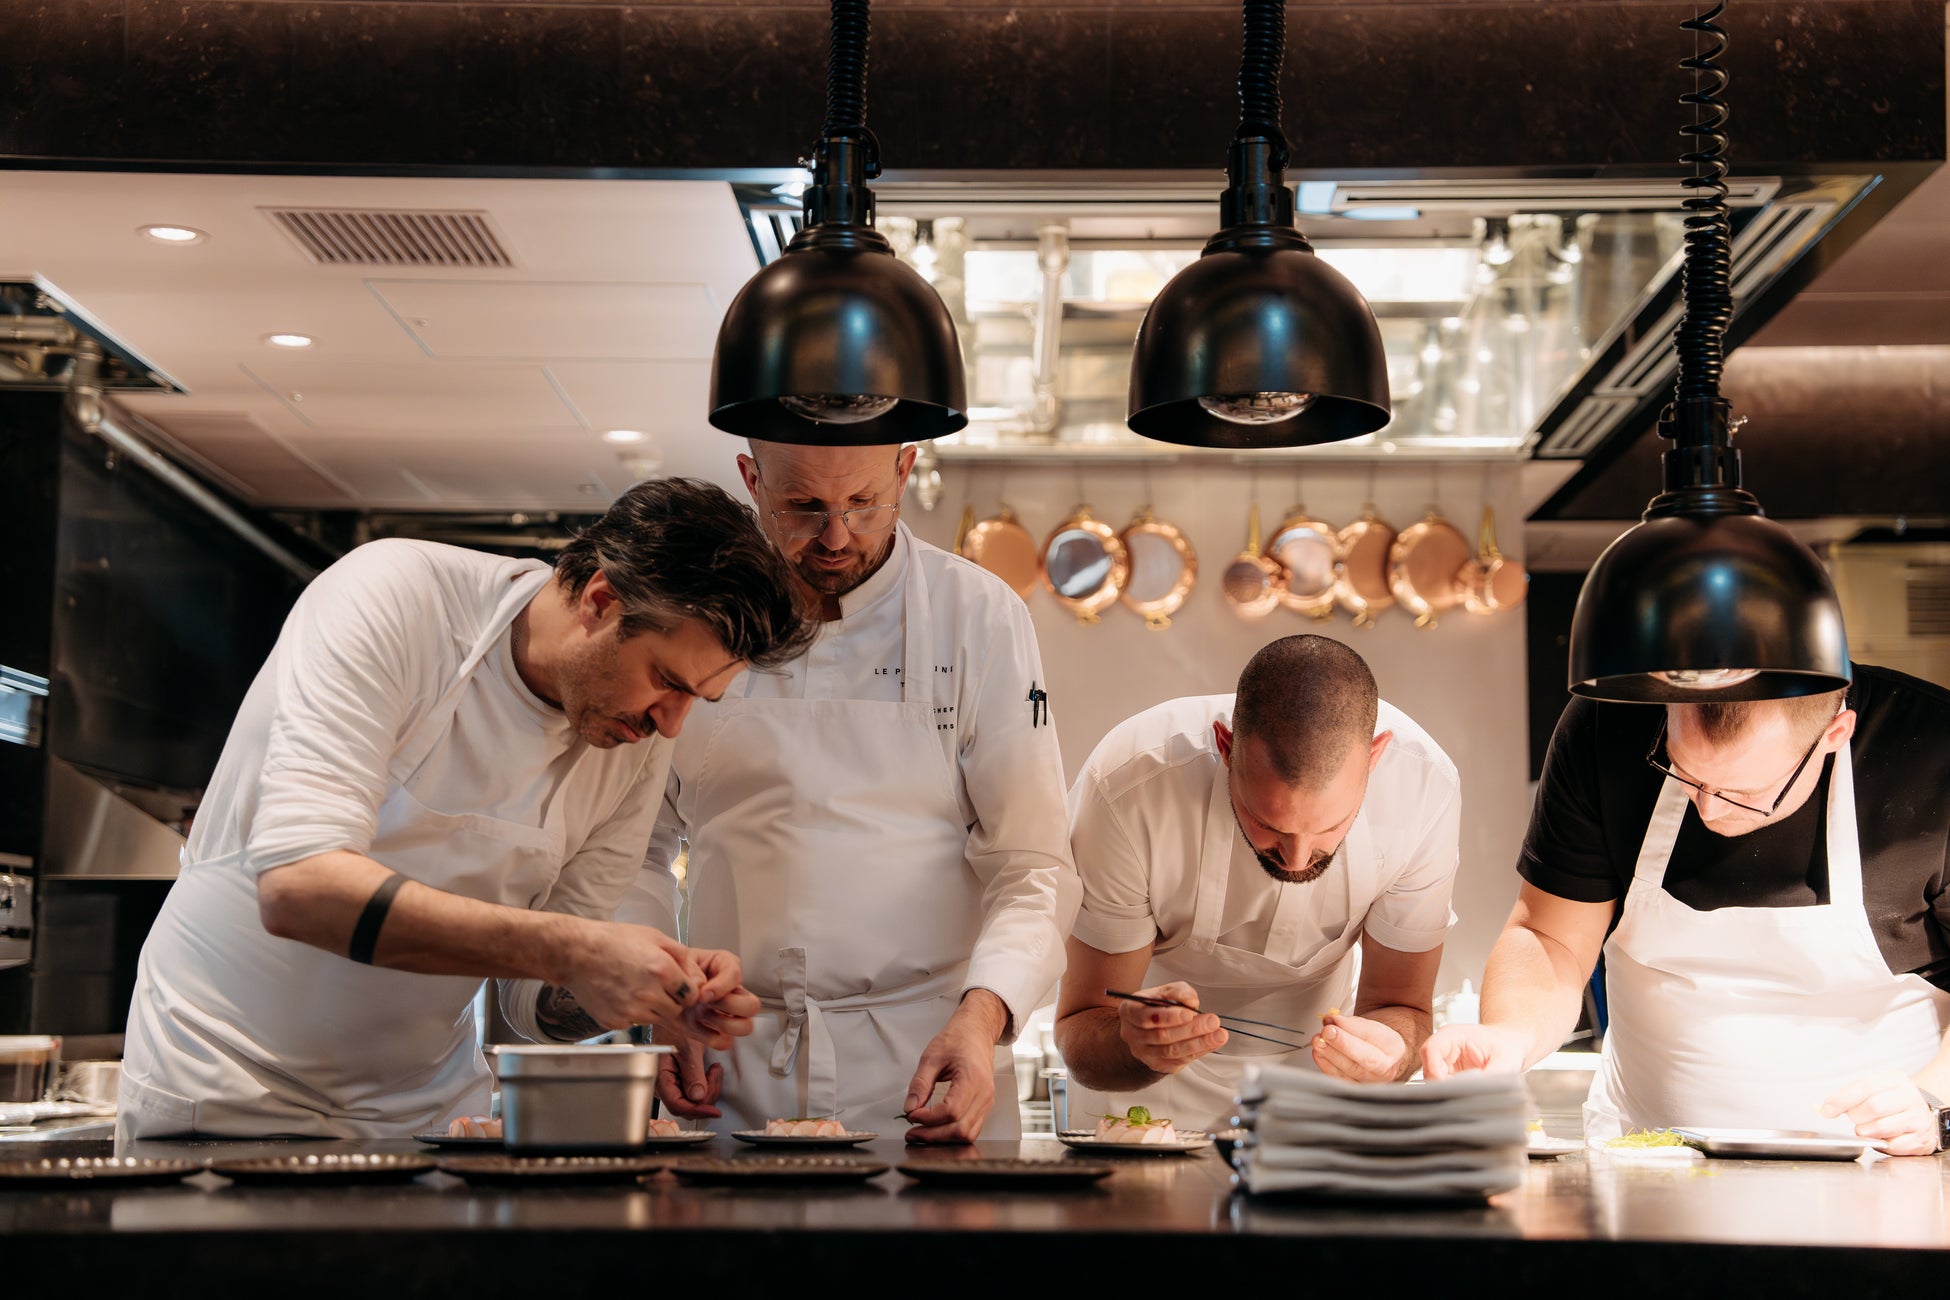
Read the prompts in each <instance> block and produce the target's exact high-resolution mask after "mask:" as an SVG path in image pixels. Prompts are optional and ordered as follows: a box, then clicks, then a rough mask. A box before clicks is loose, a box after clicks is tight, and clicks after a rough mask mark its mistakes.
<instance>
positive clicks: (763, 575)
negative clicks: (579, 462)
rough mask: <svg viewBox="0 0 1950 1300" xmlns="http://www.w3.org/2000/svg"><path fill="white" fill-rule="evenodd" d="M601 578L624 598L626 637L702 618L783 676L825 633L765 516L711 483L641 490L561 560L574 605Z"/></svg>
mask: <svg viewBox="0 0 1950 1300" xmlns="http://www.w3.org/2000/svg"><path fill="white" fill-rule="evenodd" d="M599 571H600V572H601V573H602V574H603V576H604V577H605V578H607V579H608V580H609V585H610V586H611V587H613V588H614V589H615V590H616V594H617V596H618V597H619V598H620V599H621V600H622V603H623V623H622V632H623V635H624V636H626V637H627V636H635V635H637V634H639V633H641V632H646V631H654V632H669V631H670V630H672V629H673V628H675V627H676V626H677V625H678V624H679V623H681V622H683V621H684V620H685V619H696V620H698V621H699V622H701V623H703V624H704V625H705V626H706V627H707V628H709V629H710V630H711V632H712V634H713V635H715V636H716V637H717V639H718V641H719V643H720V644H722V645H723V646H724V648H725V649H726V651H728V652H729V653H730V654H731V655H732V656H733V657H734V658H737V659H742V660H744V661H746V662H747V663H749V664H751V666H752V667H754V668H776V667H778V666H779V665H781V664H784V663H788V662H790V661H791V660H793V659H796V658H798V657H799V656H800V655H801V654H803V653H805V650H806V647H807V646H809V645H811V644H812V640H813V637H814V636H815V635H816V634H817V633H818V631H819V625H818V623H817V622H815V621H813V620H812V619H810V618H809V617H808V616H807V611H806V610H805V609H804V607H803V606H802V605H801V604H800V600H799V595H798V588H797V587H796V586H795V585H794V580H793V577H792V573H791V570H790V569H788V568H787V567H786V564H785V561H784V560H783V559H781V558H780V557H779V553H778V551H777V550H775V549H774V548H773V546H772V543H771V542H770V541H768V540H767V539H766V537H765V534H764V533H763V532H761V531H760V529H759V526H758V517H757V516H756V515H754V514H753V513H752V512H751V510H749V509H748V508H746V507H745V506H743V505H741V504H739V503H738V502H737V501H735V500H733V499H732V497H731V495H730V494H729V493H727V492H726V491H725V490H724V489H723V488H721V487H719V486H717V485H716V484H715V483H708V482H706V481H704V480H703V479H695V478H666V479H656V480H653V481H651V482H647V483H639V484H637V485H636V486H635V487H633V488H631V489H630V490H629V491H628V492H625V493H624V494H623V495H622V496H620V497H618V498H617V499H616V501H615V503H614V504H613V505H611V506H610V508H609V509H608V510H607V511H605V512H604V514H603V517H602V518H601V519H598V520H597V521H596V522H595V523H593V524H591V525H589V527H587V528H585V529H583V530H582V531H581V532H580V533H578V534H576V536H575V539H574V540H573V541H571V542H570V543H569V544H568V545H567V546H565V547H563V548H562V553H561V555H559V556H558V557H557V558H556V561H555V576H556V577H557V578H558V579H559V580H560V581H561V583H562V585H563V586H564V588H565V589H566V590H567V591H568V593H569V595H570V596H571V597H576V596H580V595H581V594H582V589H583V588H584V587H586V586H588V585H589V579H590V578H592V577H594V576H595V575H596V573H597V572H599Z"/></svg>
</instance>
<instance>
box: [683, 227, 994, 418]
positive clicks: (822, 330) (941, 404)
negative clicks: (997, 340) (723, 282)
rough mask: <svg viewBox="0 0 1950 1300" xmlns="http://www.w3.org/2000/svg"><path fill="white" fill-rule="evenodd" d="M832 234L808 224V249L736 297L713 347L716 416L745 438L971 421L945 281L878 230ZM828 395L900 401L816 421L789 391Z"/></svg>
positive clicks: (804, 245) (767, 270)
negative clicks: (890, 245) (939, 284)
mask: <svg viewBox="0 0 1950 1300" xmlns="http://www.w3.org/2000/svg"><path fill="white" fill-rule="evenodd" d="M832 234H833V232H832V230H831V228H830V227H829V228H827V233H826V234H824V235H822V234H821V233H820V232H819V231H818V230H817V229H814V230H808V231H804V232H801V234H800V236H799V238H798V239H795V240H794V241H793V242H794V243H795V244H797V245H800V246H799V247H795V248H790V249H788V250H787V251H786V253H785V254H784V256H782V257H780V258H779V259H778V260H777V261H775V262H773V263H772V264H770V265H769V266H766V267H764V268H762V269H761V270H760V271H759V273H758V274H757V275H755V276H753V277H752V278H751V279H750V280H749V281H747V282H746V284H745V287H744V288H743V289H742V290H740V291H739V294H738V296H737V297H736V298H735V299H733V300H732V303H731V308H730V310H729V311H727V312H726V313H725V318H724V322H723V324H722V325H720V326H719V329H718V344H717V348H716V350H715V351H714V352H713V354H712V357H711V416H710V419H711V423H712V424H713V425H715V426H716V427H718V428H720V429H722V430H724V431H725V432H726V433H731V434H737V435H738V436H740V437H746V438H759V439H763V440H765V441H767V442H786V443H800V444H806V445H813V446H829V447H871V446H884V445H888V444H892V443H899V442H910V441H914V440H917V439H925V438H936V437H940V436H942V435H945V434H950V433H953V432H955V431H956V430H957V429H960V428H962V427H963V426H965V425H966V424H967V423H968V415H967V409H968V398H967V387H966V382H965V380H964V378H963V374H962V360H961V348H960V345H959V344H958V343H957V341H956V339H955V326H954V322H953V321H952V320H951V319H950V318H949V316H948V309H947V307H946V306H945V305H944V304H943V303H942V301H941V297H940V295H939V294H937V293H936V292H935V291H934V286H932V285H930V284H929V283H928V282H927V281H926V280H925V279H923V278H922V277H921V275H920V274H919V273H918V272H916V271H915V270H914V269H913V268H912V267H910V266H908V265H907V264H906V263H904V262H902V261H900V260H899V259H898V258H896V257H894V256H893V254H892V253H891V252H889V251H887V250H886V245H885V242H884V241H881V240H879V237H878V236H876V235H873V234H872V232H871V231H867V232H863V234H864V238H862V237H859V236H858V235H856V236H854V237H851V238H848V237H840V238H833V237H832ZM808 236H812V238H811V239H808ZM802 241H803V242H802ZM875 244H878V247H875V246H874V245H875ZM835 245H837V246H835ZM822 395H840V396H871V397H879V398H894V399H898V400H897V401H896V403H895V404H894V406H893V407H892V408H891V409H889V410H888V411H887V412H885V413H884V414H880V415H876V416H874V417H872V418H870V419H865V420H860V421H857V422H854V423H838V422H835V421H833V420H814V419H808V418H806V417H805V416H802V415H798V414H795V413H794V412H793V411H791V410H790V409H788V408H787V407H785V406H783V405H781V403H780V401H779V399H780V398H782V397H817V396H822Z"/></svg>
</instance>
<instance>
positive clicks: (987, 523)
mask: <svg viewBox="0 0 1950 1300" xmlns="http://www.w3.org/2000/svg"><path fill="white" fill-rule="evenodd" d="M973 514H974V508H973V507H970V508H969V510H968V511H967V513H966V514H965V515H964V517H963V532H962V535H961V540H960V541H959V542H958V543H957V544H956V546H955V550H956V552H957V553H959V554H961V555H965V556H967V557H968V558H969V559H971V560H973V561H975V563H977V564H979V565H981V566H982V567H983V568H984V569H987V570H988V571H989V572H990V573H993V574H994V575H995V576H996V577H998V578H1000V579H1002V581H1004V582H1006V583H1008V584H1009V585H1010V586H1011V587H1012V588H1014V589H1015V593H1016V595H1018V596H1021V597H1022V598H1023V599H1024V600H1028V599H1029V593H1030V592H1032V591H1034V590H1035V589H1036V577H1037V574H1038V573H1039V572H1040V562H1039V558H1038V556H1039V553H1038V552H1037V550H1036V539H1035V538H1034V537H1031V536H1030V535H1029V530H1028V529H1027V528H1024V527H1023V526H1022V523H1021V521H1019V520H1018V519H1017V518H1016V512H1015V511H1013V510H1011V509H1009V507H1007V506H1003V507H1002V509H1001V511H1000V512H999V513H998V514H995V515H992V516H991V517H989V518H987V519H984V520H982V522H980V523H978V524H972V525H971V524H970V523H969V522H968V520H969V518H970V517H972V516H973Z"/></svg>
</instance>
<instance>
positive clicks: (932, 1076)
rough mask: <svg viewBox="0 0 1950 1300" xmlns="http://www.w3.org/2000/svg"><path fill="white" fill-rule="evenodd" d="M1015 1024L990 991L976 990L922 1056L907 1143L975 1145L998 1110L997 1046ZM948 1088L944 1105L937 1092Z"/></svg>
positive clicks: (911, 1085) (910, 1088)
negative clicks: (996, 1100)
mask: <svg viewBox="0 0 1950 1300" xmlns="http://www.w3.org/2000/svg"><path fill="white" fill-rule="evenodd" d="M1008 1024H1009V1008H1008V1005H1007V1004H1006V1003H1004V1002H1003V1001H1002V999H1001V998H999V997H997V996H995V994H993V993H991V992H989V991H988V990H987V989H970V990H969V991H968V992H967V993H965V994H963V995H962V1000H961V1005H960V1006H959V1007H957V1008H955V1014H954V1015H952V1016H950V1017H949V1018H948V1023H947V1024H946V1025H944V1026H942V1029H941V1032H940V1033H938V1034H936V1035H935V1036H934V1041H933V1042H931V1043H929V1044H928V1046H927V1050H926V1051H924V1052H922V1053H921V1064H920V1067H919V1068H918V1069H916V1070H915V1071H914V1077H913V1078H912V1079H910V1080H909V1081H908V1084H907V1100H906V1101H905V1102H904V1103H903V1105H904V1107H905V1109H906V1112H907V1122H908V1123H910V1124H912V1125H913V1126H914V1127H913V1128H910V1129H909V1130H908V1131H907V1140H908V1141H909V1142H914V1143H928V1142H940V1143H955V1142H973V1141H974V1140H975V1139H976V1138H977V1137H979V1136H981V1132H982V1125H984V1124H986V1123H988V1119H989V1112H990V1111H992V1110H994V1109H995V1045H996V1043H997V1042H998V1041H1000V1040H1001V1038H1002V1031H1003V1030H1004V1029H1005V1028H1006V1027H1007V1026H1008ZM944 1083H945V1084H947V1085H948V1088H947V1091H946V1092H945V1093H944V1094H943V1095H942V1097H941V1099H940V1100H939V1101H934V1100H930V1099H931V1098H933V1096H934V1093H935V1090H936V1088H937V1087H938V1086H939V1085H941V1084H944Z"/></svg>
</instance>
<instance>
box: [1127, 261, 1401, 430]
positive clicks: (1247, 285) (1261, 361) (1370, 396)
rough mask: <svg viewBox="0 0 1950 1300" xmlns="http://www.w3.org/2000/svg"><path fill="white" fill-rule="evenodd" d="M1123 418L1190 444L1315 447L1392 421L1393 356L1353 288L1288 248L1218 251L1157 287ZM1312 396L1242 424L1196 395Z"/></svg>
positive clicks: (1323, 265) (1322, 265) (1138, 427)
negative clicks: (1286, 414) (1302, 404)
mask: <svg viewBox="0 0 1950 1300" xmlns="http://www.w3.org/2000/svg"><path fill="white" fill-rule="evenodd" d="M1130 392H1131V396H1130V414H1129V418H1128V421H1127V423H1129V425H1130V427H1131V429H1132V431H1133V432H1135V433H1138V434H1141V435H1142V436H1144V437H1146V438H1151V439H1154V440H1156V441H1159V442H1171V443H1178V444H1181V445H1184V446H1192V447H1225V448H1255V447H1310V446H1315V445H1318V444H1320V443H1327V442H1342V441H1345V440H1347V439H1349V438H1358V437H1360V436H1361V435H1362V434H1366V433H1373V432H1374V431H1375V430H1377V429H1379V428H1381V427H1382V426H1383V425H1385V424H1387V423H1388V419H1389V407H1388V361H1387V357H1386V355H1385V354H1384V353H1383V351H1382V346H1381V330H1380V328H1379V327H1378V326H1376V324H1375V319H1374V313H1373V312H1371V311H1370V310H1369V309H1368V304H1367V302H1366V300H1364V299H1363V298H1362V297H1361V293H1360V291H1359V290H1358V289H1356V288H1355V287H1354V285H1353V284H1352V283H1351V282H1350V281H1349V280H1348V279H1347V277H1346V276H1344V275H1342V274H1341V273H1340V272H1339V271H1336V270H1335V269H1334V268H1333V267H1331V266H1329V265H1328V264H1327V263H1325V262H1323V261H1321V260H1320V259H1319V258H1318V257H1316V256H1315V255H1314V254H1313V253H1311V252H1307V251H1305V250H1304V249H1302V248H1295V247H1292V246H1275V247H1245V248H1239V247H1234V248H1227V249H1214V250H1212V251H1209V252H1207V253H1206V254H1205V255H1204V256H1203V257H1200V258H1199V259H1198V260H1197V261H1196V262H1193V263H1192V264H1191V265H1190V266H1188V267H1186V268H1185V269H1184V270H1182V271H1180V272H1179V273H1178V274H1177V275H1175V276H1173V277H1172V278H1171V281H1170V282H1169V283H1168V284H1166V285H1165V287H1164V288H1163V289H1162V290H1161V291H1160V292H1159V293H1158V296H1157V298H1156V299H1154V300H1153V301H1152V303H1151V307H1150V310H1148V311H1147V312H1145V314H1144V323H1143V324H1142V325H1141V326H1139V328H1138V336H1137V346H1136V348H1135V350H1134V351H1133V352H1132V354H1131V390H1130ZM1252 393H1308V394H1313V395H1314V400H1313V402H1312V404H1311V405H1309V406H1308V407H1307V408H1306V409H1305V410H1303V411H1301V412H1300V413H1299V414H1298V415H1294V416H1292V417H1290V418H1288V419H1285V420H1278V421H1274V422H1271V423H1266V424H1238V423H1234V422H1233V421H1231V420H1227V419H1223V418H1221V417H1220V416H1218V415H1214V414H1213V413H1212V412H1210V411H1208V410H1206V409H1205V408H1204V407H1203V406H1202V405H1201V404H1200V401H1199V399H1200V398H1222V397H1231V396H1238V395H1242V394H1252Z"/></svg>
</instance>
